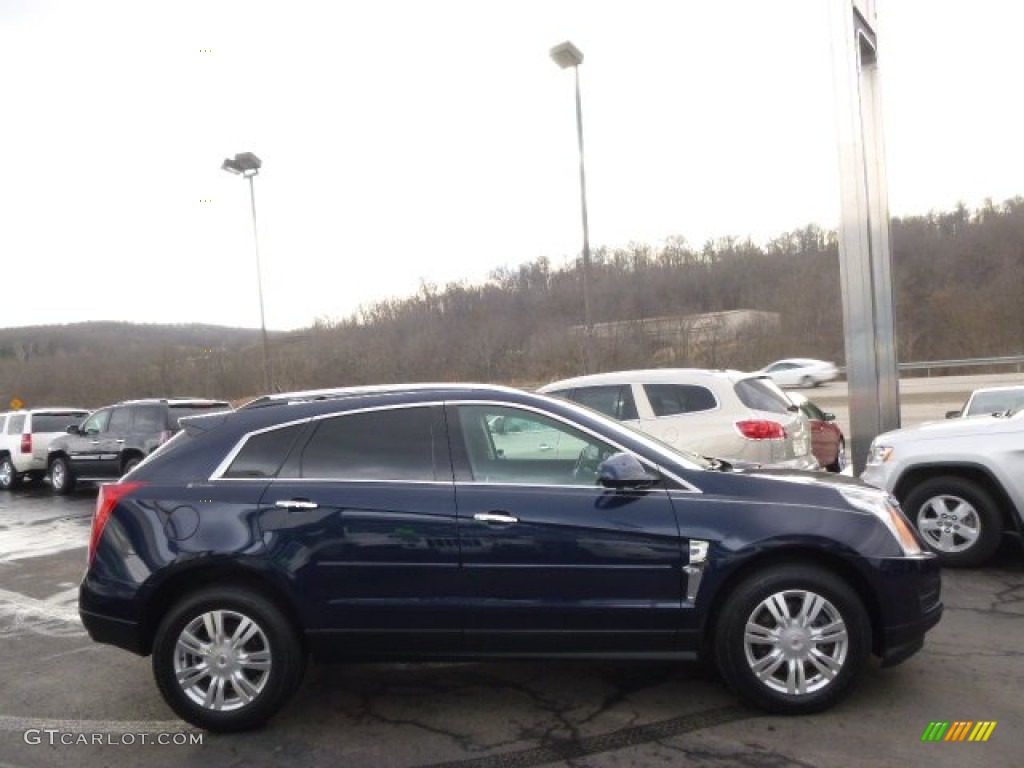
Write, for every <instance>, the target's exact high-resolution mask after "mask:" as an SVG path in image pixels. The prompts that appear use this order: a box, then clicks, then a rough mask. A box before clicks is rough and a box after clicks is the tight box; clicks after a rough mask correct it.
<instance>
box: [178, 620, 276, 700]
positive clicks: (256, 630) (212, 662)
mask: <svg viewBox="0 0 1024 768" xmlns="http://www.w3.org/2000/svg"><path fill="white" fill-rule="evenodd" d="M272 661H273V660H272V658H271V652H270V643H269V642H268V641H267V636H266V635H265V634H264V632H263V630H262V629H261V628H260V627H259V625H258V624H256V623H255V622H254V621H252V619H250V618H248V617H247V616H244V615H243V614H241V613H237V612H235V611H209V612H207V613H204V614H202V615H200V616H198V617H196V618H195V619H193V620H192V621H191V622H189V624H188V625H187V626H186V627H185V628H184V629H183V630H182V631H181V634H180V635H178V640H177V642H176V643H175V647H174V674H175V677H176V678H177V681H178V685H179V686H181V690H182V692H184V694H185V695H186V696H188V697H189V698H190V699H191V700H192V701H194V702H195V703H196V704H198V705H200V706H201V707H203V708H205V709H212V710H215V711H219V712H227V711H231V710H236V709H241V708H242V707H245V706H247V705H248V704H250V703H251V702H252V701H253V700H254V699H255V698H256V697H257V696H259V694H260V692H261V691H262V690H263V688H264V686H266V684H267V680H268V679H269V678H270V668H271V665H272Z"/></svg>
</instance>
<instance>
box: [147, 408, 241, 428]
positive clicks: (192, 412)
mask: <svg viewBox="0 0 1024 768" xmlns="http://www.w3.org/2000/svg"><path fill="white" fill-rule="evenodd" d="M230 410H231V404H230V403H222V402H214V403H187V404H185V405H173V404H172V405H169V406H168V413H167V417H168V419H169V420H170V422H171V424H170V427H171V429H181V424H179V423H178V421H179V420H180V419H184V418H186V417H187V416H202V415H203V414H204V413H217V412H218V411H230ZM160 429H164V427H160Z"/></svg>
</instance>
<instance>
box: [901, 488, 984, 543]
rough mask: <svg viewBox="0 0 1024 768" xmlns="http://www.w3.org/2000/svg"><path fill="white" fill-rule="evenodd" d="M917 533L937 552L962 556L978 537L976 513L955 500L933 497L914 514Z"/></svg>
mask: <svg viewBox="0 0 1024 768" xmlns="http://www.w3.org/2000/svg"><path fill="white" fill-rule="evenodd" d="M917 530H919V531H920V532H921V535H922V536H923V537H924V538H925V541H927V542H928V544H929V545H930V546H931V547H932V548H933V549H936V550H938V551H939V552H946V553H953V552H963V551H964V550H966V549H970V548H971V547H973V546H974V544H975V542H977V540H978V536H979V534H980V533H981V520H980V519H979V517H978V510H976V509H975V508H974V506H973V505H972V504H971V503H970V502H968V501H967V500H966V499H962V498H960V497H959V496H949V495H942V496H935V497H934V498H931V499H929V500H928V501H926V502H925V503H924V504H922V505H921V508H920V509H919V510H918V512H917Z"/></svg>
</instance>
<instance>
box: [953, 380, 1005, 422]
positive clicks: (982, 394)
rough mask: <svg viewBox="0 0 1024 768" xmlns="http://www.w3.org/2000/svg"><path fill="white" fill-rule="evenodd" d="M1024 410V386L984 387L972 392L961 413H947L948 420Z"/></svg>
mask: <svg viewBox="0 0 1024 768" xmlns="http://www.w3.org/2000/svg"><path fill="white" fill-rule="evenodd" d="M1022 408H1024V386H1013V387H983V388H981V389H976V390H974V391H973V392H971V395H970V397H968V398H967V402H966V403H964V407H963V408H961V409H960V410H959V411H947V412H946V418H947V419H958V418H967V417H969V416H987V415H989V414H993V413H1003V412H1004V411H1019V410H1021V409H1022Z"/></svg>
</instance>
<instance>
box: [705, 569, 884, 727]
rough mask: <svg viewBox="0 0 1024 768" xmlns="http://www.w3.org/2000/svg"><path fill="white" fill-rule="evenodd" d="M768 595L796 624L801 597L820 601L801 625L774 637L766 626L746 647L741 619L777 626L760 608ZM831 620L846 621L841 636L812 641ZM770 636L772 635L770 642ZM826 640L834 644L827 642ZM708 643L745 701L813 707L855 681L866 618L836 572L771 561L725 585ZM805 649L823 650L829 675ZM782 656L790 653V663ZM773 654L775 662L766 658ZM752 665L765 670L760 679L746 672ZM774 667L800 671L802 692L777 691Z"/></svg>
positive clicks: (866, 644)
mask: <svg viewBox="0 0 1024 768" xmlns="http://www.w3.org/2000/svg"><path fill="white" fill-rule="evenodd" d="M773 596H775V597H776V598H778V599H780V600H781V601H782V603H784V604H785V606H786V608H787V610H788V611H789V614H790V617H795V619H796V620H797V621H799V616H800V614H799V609H800V606H801V605H803V604H804V603H803V601H804V599H805V596H811V597H813V598H814V599H816V598H823V599H824V601H825V602H823V603H820V604H819V608H818V610H817V611H816V612H815V615H814V617H813V619H812V621H810V622H809V623H808V626H807V627H805V628H800V627H798V628H794V629H790V630H789V633H788V634H786V633H783V634H781V635H777V636H773V635H771V633H770V632H768V631H766V632H765V633H764V634H763V636H764V637H765V638H766V642H764V643H751V644H750V647H749V648H748V645H747V642H746V636H747V631H748V629H747V627H748V623H756V624H760V625H761V626H765V627H766V628H771V626H772V625H776V626H777V625H778V623H777V621H776V619H775V618H774V616H773V615H772V614H771V612H770V611H769V609H768V608H767V607H766V606H765V603H766V601H768V599H769V598H772V597H773ZM776 609H777V610H778V606H777V605H776ZM836 620H840V621H842V622H843V624H844V625H845V630H846V631H845V636H842V635H837V636H835V637H834V638H833V636H832V635H829V636H827V637H825V638H824V640H825V641H824V642H823V641H822V640H818V641H817V642H815V641H814V637H813V635H814V632H815V630H819V631H820V628H821V627H824V626H826V625H828V624H832V623H833V622H835V621H836ZM796 629H801V630H802V631H796ZM772 637H775V638H776V639H775V640H771V639H769V638H772ZM832 639H834V640H835V641H834V642H827V641H829V640H832ZM773 646H774V647H773ZM715 647H716V648H715V650H716V654H715V655H716V659H717V662H718V670H719V672H720V673H721V675H722V677H723V678H724V679H725V681H726V683H727V684H728V685H729V687H730V688H732V690H733V691H734V692H735V693H736V694H737V695H738V696H739V697H740V698H741V699H743V700H744V701H745V702H746V703H748V704H751V705H753V706H755V707H758V708H760V709H763V710H765V711H767V712H771V713H773V714H780V715H802V714H808V713H811V712H820V711H822V710H824V709H828V708H829V707H831V706H833V705H834V704H836V703H837V702H839V701H840V700H841V699H843V698H844V697H845V696H846V695H847V694H849V692H850V691H851V690H852V688H853V686H854V684H855V683H856V682H857V679H858V678H859V676H860V673H861V671H862V670H863V668H864V665H865V662H866V661H867V658H868V655H869V653H870V651H871V620H870V618H869V617H868V614H867V611H866V610H865V609H864V606H863V604H862V603H861V601H860V598H859V597H858V596H857V593H856V592H854V591H853V589H851V588H850V587H849V585H847V584H846V582H844V581H842V580H841V579H840V578H838V577H837V576H834V575H833V574H831V573H829V572H828V571H824V570H821V569H820V568H816V567H813V566H803V565H791V566H777V567H772V568H768V569H765V570H762V571H759V572H757V573H754V574H753V575H751V576H749V577H748V578H746V579H745V580H744V581H742V582H741V583H740V584H739V585H738V586H737V587H736V588H735V589H733V590H732V593H731V594H730V595H729V597H728V599H727V600H726V602H725V604H724V605H722V607H721V611H720V612H719V614H718V621H717V622H716V625H715ZM812 648H813V649H814V650H817V651H818V655H816V656H815V658H821V656H822V655H824V656H825V657H828V658H830V659H832V662H831V663H832V666H834V670H833V671H832V672H831V673H830V675H826V674H824V673H822V671H821V668H820V667H819V666H816V665H815V662H812V661H811V660H810V659H811V650H812ZM787 654H788V655H792V656H793V657H794V658H793V659H792V661H790V660H788V659H787ZM780 658H781V661H779V663H778V664H775V663H774V662H773V661H772V659H780ZM758 664H761V665H763V666H764V667H765V671H764V675H763V677H759V676H758V674H756V673H755V672H754V670H753V669H752V665H758ZM780 668H781V669H783V670H785V671H786V672H787V673H788V675H787V677H788V676H792V677H793V678H794V679H797V676H798V675H799V674H803V676H804V678H805V680H804V684H805V686H807V688H808V690H806V691H804V692H803V693H789V692H787V691H785V690H779V688H780V687H782V686H783V680H781V679H779V677H778V675H779V669H780Z"/></svg>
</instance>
